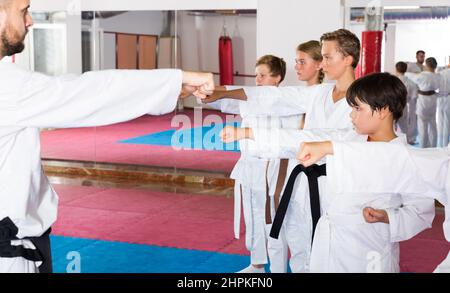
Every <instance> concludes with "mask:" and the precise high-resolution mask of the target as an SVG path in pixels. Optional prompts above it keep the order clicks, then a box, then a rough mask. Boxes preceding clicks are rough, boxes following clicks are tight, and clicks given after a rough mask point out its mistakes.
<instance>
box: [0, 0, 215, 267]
mask: <svg viewBox="0 0 450 293" xmlns="http://www.w3.org/2000/svg"><path fill="white" fill-rule="evenodd" d="M29 6H30V1H29V0H0V36H1V43H0V59H2V58H3V57H5V56H11V55H13V54H16V53H20V52H21V51H22V50H23V49H24V43H23V41H24V39H25V35H26V33H27V31H28V28H29V27H30V26H31V25H32V24H33V22H32V19H31V16H30V14H29V12H28V8H29ZM0 82H1V87H0V272H47V273H48V272H52V261H51V253H50V241H49V233H50V227H51V225H52V224H53V223H54V222H55V220H56V214H57V204H58V197H57V195H56V193H55V191H54V190H53V189H52V187H51V186H50V184H49V182H48V180H47V177H46V176H45V175H44V173H43V170H42V166H41V158H40V141H39V128H45V127H52V128H64V127H90V126H101V125H107V124H112V123H118V122H123V121H127V120H130V119H134V118H137V117H139V116H141V115H144V114H146V113H150V114H154V115H160V114H164V113H168V112H170V111H172V110H173V109H174V108H175V105H176V104H177V100H178V98H179V96H186V95H188V94H191V93H192V94H194V95H196V96H198V97H200V98H205V97H206V96H205V94H207V93H208V92H209V91H210V90H213V89H214V82H213V78H212V74H210V73H195V72H184V71H181V70H151V71H145V70H140V71H131V70H127V71H120V70H114V71H103V72H90V73H86V74H83V75H81V76H76V77H67V76H66V77H49V76H46V75H43V74H40V73H35V72H31V71H26V70H23V69H21V68H19V67H17V66H16V65H14V64H9V63H0Z"/></svg>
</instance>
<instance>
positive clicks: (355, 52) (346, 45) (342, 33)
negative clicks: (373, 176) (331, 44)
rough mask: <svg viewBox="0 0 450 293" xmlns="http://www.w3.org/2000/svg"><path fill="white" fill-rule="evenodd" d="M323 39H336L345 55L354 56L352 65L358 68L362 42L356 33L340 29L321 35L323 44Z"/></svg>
mask: <svg viewBox="0 0 450 293" xmlns="http://www.w3.org/2000/svg"><path fill="white" fill-rule="evenodd" d="M323 41H336V42H337V44H338V46H337V47H338V48H337V49H338V50H339V52H341V53H342V54H343V55H344V56H345V57H347V56H352V57H353V62H352V67H353V68H356V66H357V65H358V62H359V53H360V51H361V43H360V42H359V39H358V37H357V36H356V35H355V34H354V33H352V32H351V31H349V30H346V29H338V30H336V31H334V32H329V33H325V34H323V35H322V36H321V37H320V43H321V44H323Z"/></svg>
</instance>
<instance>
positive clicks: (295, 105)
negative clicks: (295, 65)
mask: <svg viewBox="0 0 450 293" xmlns="http://www.w3.org/2000/svg"><path fill="white" fill-rule="evenodd" d="M333 88H334V84H321V85H315V86H309V87H304V86H303V87H302V86H299V87H252V88H248V87H244V91H245V93H246V95H247V101H245V102H240V109H241V115H242V116H243V117H245V116H246V115H265V114H267V113H273V115H295V114H300V113H307V114H306V119H305V124H304V129H313V128H331V129H339V128H347V127H350V126H351V119H350V117H349V114H350V112H351V108H350V107H349V105H348V104H347V101H346V100H345V99H341V100H339V101H338V102H337V103H334V102H333V98H332V93H333ZM294 131H295V130H294ZM265 139H267V140H264V141H265V142H266V143H268V144H270V143H277V140H278V139H277V138H276V137H273V138H271V137H266V138H265ZM272 139H274V140H273V141H272ZM279 143H283V142H282V141H279ZM249 146H250V147H251V148H253V150H251V152H252V153H254V154H255V155H257V156H261V157H267V158H280V156H278V153H276V154H272V156H266V154H265V152H264V149H254V146H255V144H254V143H253V142H251V141H250V142H249ZM259 151H261V153H260V152H259ZM291 158H295V156H294V157H291ZM297 164H298V163H297V162H296V160H295V159H293V160H290V161H289V166H288V172H287V176H289V174H290V173H291V171H292V170H293V169H294V167H295V166H296V165H297ZM323 180H324V179H323V178H319V179H318V182H319V190H321V187H322V184H323V183H324V181H323ZM286 181H287V180H286ZM283 231H284V233H285V237H286V240H287V242H288V246H289V249H290V252H291V258H290V268H291V271H292V272H294V273H297V272H307V271H309V259H310V252H311V238H312V219H311V211H310V204H309V186H308V180H307V177H306V175H305V174H303V173H302V174H301V175H300V176H299V179H298V180H297V181H296V184H295V186H294V192H293V195H292V197H291V202H290V204H289V207H288V210H287V212H286V218H285V223H284V224H283V227H282V229H281V233H283ZM280 237H283V236H282V235H280Z"/></svg>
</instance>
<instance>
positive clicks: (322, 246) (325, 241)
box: [310, 211, 366, 273]
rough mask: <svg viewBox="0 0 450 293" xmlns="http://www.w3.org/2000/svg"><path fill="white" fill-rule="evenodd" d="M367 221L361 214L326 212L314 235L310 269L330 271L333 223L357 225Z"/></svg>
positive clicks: (319, 271) (315, 271)
mask: <svg viewBox="0 0 450 293" xmlns="http://www.w3.org/2000/svg"><path fill="white" fill-rule="evenodd" d="M364 223H366V221H365V220H364V217H363V215H362V211H361V213H360V214H352V215H347V214H328V213H325V214H324V215H322V216H321V217H320V219H319V222H318V223H317V227H316V233H315V235H314V241H313V245H312V251H311V264H310V271H311V272H312V273H324V272H328V268H329V260H330V248H331V240H330V237H331V224H336V225H339V226H355V225H360V224H364Z"/></svg>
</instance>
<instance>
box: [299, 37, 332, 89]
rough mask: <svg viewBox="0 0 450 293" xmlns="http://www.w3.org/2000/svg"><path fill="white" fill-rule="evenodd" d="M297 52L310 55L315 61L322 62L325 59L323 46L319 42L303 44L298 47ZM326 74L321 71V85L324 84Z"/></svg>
mask: <svg viewBox="0 0 450 293" xmlns="http://www.w3.org/2000/svg"><path fill="white" fill-rule="evenodd" d="M297 51H301V52H305V53H306V54H308V55H309V57H311V58H312V59H313V60H314V61H317V62H322V60H323V57H322V53H321V46H320V42H319V41H315V40H311V41H308V42H305V43H301V44H300V45H298V46H297ZM324 77H325V74H324V73H323V70H322V69H320V70H319V83H322V82H323V79H324Z"/></svg>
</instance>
